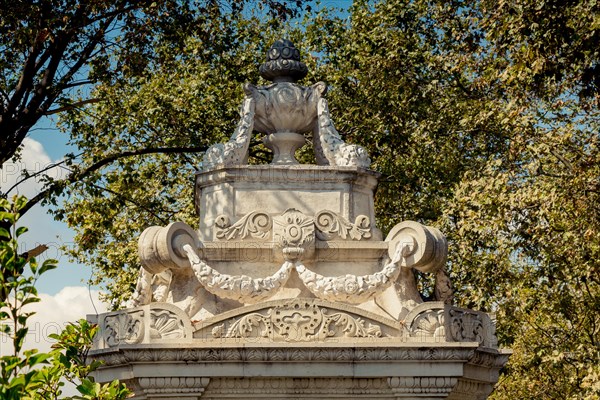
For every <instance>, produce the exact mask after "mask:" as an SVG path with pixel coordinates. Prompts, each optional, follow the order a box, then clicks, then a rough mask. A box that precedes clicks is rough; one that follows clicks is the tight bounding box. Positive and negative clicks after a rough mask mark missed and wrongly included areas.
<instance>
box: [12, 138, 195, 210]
mask: <svg viewBox="0 0 600 400" xmlns="http://www.w3.org/2000/svg"><path fill="white" fill-rule="evenodd" d="M204 151H206V146H202V147H158V148H145V149H139V150H131V151H125V152H122V153H118V154H113V155H110V156H107V157H105V158H103V159H102V160H100V161H98V162H96V163H94V164H92V165H90V166H89V167H87V168H85V169H84V170H82V171H73V172H72V173H71V174H69V176H68V177H67V178H66V179H62V180H60V181H56V182H53V183H52V184H51V185H50V186H49V187H47V188H46V189H44V190H42V191H41V192H40V193H38V194H37V195H35V196H34V197H32V198H31V199H29V200H28V201H27V204H26V205H25V206H24V207H23V208H22V209H21V215H24V214H25V213H26V212H27V211H29V210H30V209H31V208H32V207H33V206H35V205H36V204H37V203H39V202H40V201H42V200H44V199H46V198H48V197H49V196H50V195H51V194H53V193H54V192H56V191H58V190H60V188H61V187H62V186H64V185H65V184H71V183H75V182H78V181H80V180H81V179H83V178H85V177H87V176H89V175H91V174H92V173H94V172H96V171H98V170H99V169H101V168H103V167H105V166H106V165H108V164H110V163H112V162H114V161H116V160H119V159H121V158H126V157H133V156H139V155H144V154H173V153H201V152H204Z"/></svg>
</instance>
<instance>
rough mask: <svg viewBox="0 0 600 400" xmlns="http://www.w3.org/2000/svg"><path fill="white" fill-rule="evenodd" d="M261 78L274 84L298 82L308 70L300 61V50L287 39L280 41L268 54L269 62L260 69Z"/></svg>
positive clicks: (274, 44)
mask: <svg viewBox="0 0 600 400" xmlns="http://www.w3.org/2000/svg"><path fill="white" fill-rule="evenodd" d="M259 72H260V76H262V77H263V78H265V79H267V80H269V81H272V82H275V83H277V82H296V81H298V80H300V79H302V78H304V77H305V76H306V74H307V73H308V68H306V64H304V63H303V62H302V61H300V50H298V49H297V48H296V46H294V43H292V42H291V41H289V40H287V39H279V40H277V41H276V42H275V43H273V45H272V46H271V48H270V49H269V51H268V52H267V61H266V62H265V63H264V64H262V65H261V66H260V68H259Z"/></svg>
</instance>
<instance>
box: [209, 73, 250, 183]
mask: <svg viewBox="0 0 600 400" xmlns="http://www.w3.org/2000/svg"><path fill="white" fill-rule="evenodd" d="M244 91H245V92H246V98H245V99H244V103H243V104H242V110H241V113H240V114H241V118H240V121H239V122H238V125H237V127H236V129H235V131H234V133H233V135H231V138H230V139H229V141H228V142H226V143H217V144H214V145H212V146H211V147H209V149H208V150H207V151H206V153H205V154H204V158H203V159H202V169H203V170H204V171H208V170H211V169H214V168H217V167H219V166H223V167H231V166H235V165H242V164H245V163H246V161H247V159H248V146H249V145H250V139H251V138H252V129H253V127H254V112H255V107H256V102H255V100H254V98H253V97H252V88H251V87H250V85H248V84H247V85H245V86H244Z"/></svg>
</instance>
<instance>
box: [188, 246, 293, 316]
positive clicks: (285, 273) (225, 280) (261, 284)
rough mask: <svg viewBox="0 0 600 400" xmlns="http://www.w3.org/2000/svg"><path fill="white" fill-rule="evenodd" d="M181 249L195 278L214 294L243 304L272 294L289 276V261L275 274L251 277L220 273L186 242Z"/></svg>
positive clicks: (251, 302) (291, 265) (290, 266)
mask: <svg viewBox="0 0 600 400" xmlns="http://www.w3.org/2000/svg"><path fill="white" fill-rule="evenodd" d="M183 250H184V251H185V253H186V254H187V256H188V258H189V260H190V263H191V265H192V269H193V270H194V274H195V275H196V278H198V280H199V281H200V283H202V285H203V286H204V287H205V288H206V290H208V291H209V292H211V293H212V294H214V295H217V296H219V297H222V298H225V299H231V300H236V301H238V302H240V303H243V304H253V303H257V302H259V301H262V300H266V299H268V298H269V297H271V296H273V295H274V294H275V292H276V291H277V290H279V288H281V287H282V286H283V285H284V284H285V283H286V282H287V280H288V278H289V277H290V270H291V269H292V267H293V264H292V263H291V262H287V261H286V262H284V263H283V265H282V266H281V268H279V270H278V271H277V272H275V274H273V275H271V276H269V277H266V278H259V279H253V278H251V277H249V276H247V275H226V274H221V273H219V272H218V271H216V270H214V269H213V268H211V267H209V266H208V265H207V264H206V263H205V262H203V261H202V260H201V259H200V257H198V254H196V251H195V250H194V249H193V248H192V246H190V245H188V244H186V245H185V246H183Z"/></svg>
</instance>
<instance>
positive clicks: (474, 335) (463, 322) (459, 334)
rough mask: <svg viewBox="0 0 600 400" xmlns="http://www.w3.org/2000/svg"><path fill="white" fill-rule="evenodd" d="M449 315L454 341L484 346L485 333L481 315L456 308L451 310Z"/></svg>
mask: <svg viewBox="0 0 600 400" xmlns="http://www.w3.org/2000/svg"><path fill="white" fill-rule="evenodd" d="M449 314H450V333H451V335H452V339H454V340H456V341H457V342H478V343H480V344H483V342H484V339H485V333H484V324H483V320H482V316H481V314H479V313H475V312H470V311H468V310H461V309H456V308H451V309H450V311H449Z"/></svg>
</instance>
